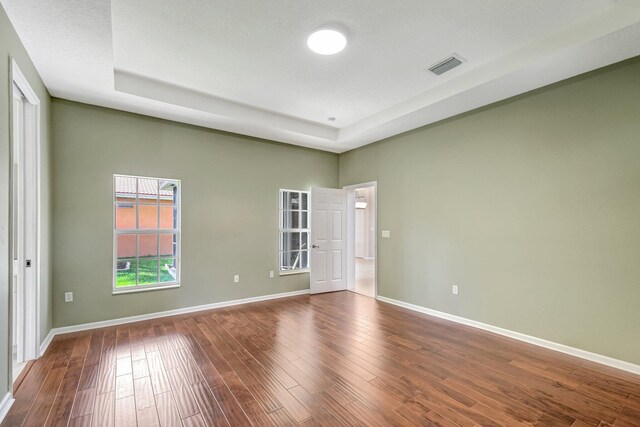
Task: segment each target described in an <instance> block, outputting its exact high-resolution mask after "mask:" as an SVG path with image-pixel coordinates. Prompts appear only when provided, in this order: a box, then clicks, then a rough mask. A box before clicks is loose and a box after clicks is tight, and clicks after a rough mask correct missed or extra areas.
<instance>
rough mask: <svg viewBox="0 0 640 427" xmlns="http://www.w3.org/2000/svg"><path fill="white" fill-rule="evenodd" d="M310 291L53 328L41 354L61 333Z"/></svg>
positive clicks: (43, 344) (302, 293)
mask: <svg viewBox="0 0 640 427" xmlns="http://www.w3.org/2000/svg"><path fill="white" fill-rule="evenodd" d="M308 293H309V289H303V290H301V291H293V292H282V293H279V294H271V295H263V296H259V297H250V298H243V299H236V300H231V301H222V302H214V303H211V304H204V305H196V306H193V307H185V308H178V309H175V310H167V311H159V312H156V313H149V314H140V315H138V316H130V317H121V318H119V319H111V320H103V321H100V322H93V323H83V324H80V325H73V326H63V327H60V328H53V329H51V331H50V332H49V334H48V335H47V338H46V339H45V341H44V342H43V343H42V346H40V352H41V354H44V352H45V351H46V349H47V347H48V346H49V343H50V342H51V339H53V337H54V336H56V335H60V334H68V333H70V332H79V331H86V330H89V329H97V328H106V327H108V326H115V325H122V324H125V323H133V322H140V321H142V320H150V319H157V318H160V317H168V316H175V315H176V314H186V313H195V312H197V311H203V310H211V309H213V308H222V307H230V306H232V305H240V304H248V303H250V302H259V301H268V300H272V299H278V298H286V297H293V296H296V295H306V294H308Z"/></svg>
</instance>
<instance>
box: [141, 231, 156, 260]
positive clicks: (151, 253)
mask: <svg viewBox="0 0 640 427" xmlns="http://www.w3.org/2000/svg"><path fill="white" fill-rule="evenodd" d="M157 256H158V235H157V234H140V235H139V236H138V257H140V258H142V257H157Z"/></svg>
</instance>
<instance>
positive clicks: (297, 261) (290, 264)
mask: <svg viewBox="0 0 640 427" xmlns="http://www.w3.org/2000/svg"><path fill="white" fill-rule="evenodd" d="M301 263H302V256H301V252H300V251H293V252H281V253H280V270H294V269H298V268H301V267H300V266H301Z"/></svg>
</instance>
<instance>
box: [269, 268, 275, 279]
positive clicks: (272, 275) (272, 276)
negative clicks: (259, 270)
mask: <svg viewBox="0 0 640 427" xmlns="http://www.w3.org/2000/svg"><path fill="white" fill-rule="evenodd" d="M274 277H276V273H275V271H273V270H271V271H270V272H269V278H270V279H273V278H274Z"/></svg>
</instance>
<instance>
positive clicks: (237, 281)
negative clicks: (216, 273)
mask: <svg viewBox="0 0 640 427" xmlns="http://www.w3.org/2000/svg"><path fill="white" fill-rule="evenodd" d="M239 282H240V276H239V275H237V274H236V275H235V276H233V283H239Z"/></svg>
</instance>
